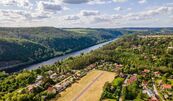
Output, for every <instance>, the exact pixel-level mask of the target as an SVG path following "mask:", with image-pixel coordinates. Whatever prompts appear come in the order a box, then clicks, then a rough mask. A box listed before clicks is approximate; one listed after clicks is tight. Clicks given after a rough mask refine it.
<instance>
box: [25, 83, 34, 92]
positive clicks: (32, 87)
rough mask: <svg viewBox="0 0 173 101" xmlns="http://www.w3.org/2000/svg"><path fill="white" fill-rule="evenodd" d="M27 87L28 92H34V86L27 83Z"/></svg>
mask: <svg viewBox="0 0 173 101" xmlns="http://www.w3.org/2000/svg"><path fill="white" fill-rule="evenodd" d="M27 89H28V91H29V92H30V93H32V92H34V89H35V86H34V85H29V86H27Z"/></svg>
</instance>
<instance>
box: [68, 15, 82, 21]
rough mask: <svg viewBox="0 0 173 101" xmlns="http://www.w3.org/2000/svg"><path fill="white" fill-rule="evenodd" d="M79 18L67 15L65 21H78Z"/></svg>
mask: <svg viewBox="0 0 173 101" xmlns="http://www.w3.org/2000/svg"><path fill="white" fill-rule="evenodd" d="M79 19H80V17H79V16H77V15H68V16H66V17H65V20H79Z"/></svg>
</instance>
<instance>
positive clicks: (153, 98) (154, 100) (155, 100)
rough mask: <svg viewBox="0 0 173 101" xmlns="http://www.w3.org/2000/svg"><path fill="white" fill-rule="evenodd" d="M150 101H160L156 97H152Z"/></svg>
mask: <svg viewBox="0 0 173 101" xmlns="http://www.w3.org/2000/svg"><path fill="white" fill-rule="evenodd" d="M149 101H159V100H158V99H157V98H156V97H155V96H153V97H151V99H150V100H149Z"/></svg>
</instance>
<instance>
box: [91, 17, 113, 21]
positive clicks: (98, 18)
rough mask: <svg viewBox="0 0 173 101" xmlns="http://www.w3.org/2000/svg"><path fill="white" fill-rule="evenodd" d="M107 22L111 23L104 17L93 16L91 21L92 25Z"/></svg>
mask: <svg viewBox="0 0 173 101" xmlns="http://www.w3.org/2000/svg"><path fill="white" fill-rule="evenodd" d="M109 21H111V19H110V18H108V17H105V16H94V17H93V19H92V20H91V22H92V23H103V22H109Z"/></svg>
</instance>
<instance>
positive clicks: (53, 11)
mask: <svg viewBox="0 0 173 101" xmlns="http://www.w3.org/2000/svg"><path fill="white" fill-rule="evenodd" d="M38 26H52V27H59V28H64V27H66V28H67V27H68V28H74V27H82V28H83V27H84V28H121V27H173V0H0V27H38Z"/></svg>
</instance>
